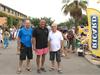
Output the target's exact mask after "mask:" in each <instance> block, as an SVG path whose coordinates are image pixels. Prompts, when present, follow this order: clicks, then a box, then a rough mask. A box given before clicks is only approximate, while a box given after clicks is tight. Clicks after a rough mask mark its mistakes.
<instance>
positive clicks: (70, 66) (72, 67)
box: [0, 41, 100, 75]
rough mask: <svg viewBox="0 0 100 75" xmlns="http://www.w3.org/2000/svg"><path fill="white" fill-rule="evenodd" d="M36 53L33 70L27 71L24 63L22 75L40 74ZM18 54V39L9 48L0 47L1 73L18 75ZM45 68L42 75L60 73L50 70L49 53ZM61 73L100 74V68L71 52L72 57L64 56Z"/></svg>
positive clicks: (69, 74)
mask: <svg viewBox="0 0 100 75" xmlns="http://www.w3.org/2000/svg"><path fill="white" fill-rule="evenodd" d="M35 58H36V55H35V54H34V57H33V60H32V62H31V63H32V72H27V71H26V70H25V69H24V68H25V64H24V66H23V67H24V68H23V71H22V73H21V74H20V75H39V74H37V72H36V61H35ZM17 67H18V55H17V54H16V41H14V42H11V43H10V45H9V47H8V48H7V49H3V48H0V75H18V74H17V73H16V71H17ZM45 68H46V70H47V72H43V73H42V74H41V75H59V74H58V73H57V71H56V70H55V71H52V72H50V71H49V68H50V61H49V55H47V56H46V62H45ZM62 70H63V73H62V74H61V75H100V68H99V67H97V66H96V65H93V64H91V63H90V62H88V61H87V60H86V59H85V58H84V57H78V56H77V54H71V55H70V59H66V58H64V57H62Z"/></svg>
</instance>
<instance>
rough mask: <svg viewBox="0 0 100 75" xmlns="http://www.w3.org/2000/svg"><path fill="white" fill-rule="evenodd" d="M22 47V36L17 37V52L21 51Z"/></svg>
mask: <svg viewBox="0 0 100 75" xmlns="http://www.w3.org/2000/svg"><path fill="white" fill-rule="evenodd" d="M20 47H21V43H20V38H19V37H18V38H17V53H18V54H19V53H20Z"/></svg>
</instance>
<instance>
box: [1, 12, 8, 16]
mask: <svg viewBox="0 0 100 75" xmlns="http://www.w3.org/2000/svg"><path fill="white" fill-rule="evenodd" d="M7 16H8V15H7V14H5V13H2V12H0V17H7Z"/></svg>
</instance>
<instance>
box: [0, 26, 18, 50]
mask: <svg viewBox="0 0 100 75" xmlns="http://www.w3.org/2000/svg"><path fill="white" fill-rule="evenodd" d="M16 37H17V29H16V28H15V27H12V28H10V29H9V28H7V27H5V28H2V27H1V28H0V48H4V49H6V48H8V45H9V43H10V42H11V41H12V40H15V39H16Z"/></svg>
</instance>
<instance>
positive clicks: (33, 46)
mask: <svg viewBox="0 0 100 75" xmlns="http://www.w3.org/2000/svg"><path fill="white" fill-rule="evenodd" d="M32 49H33V50H36V38H35V37H33V38H32Z"/></svg>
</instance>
